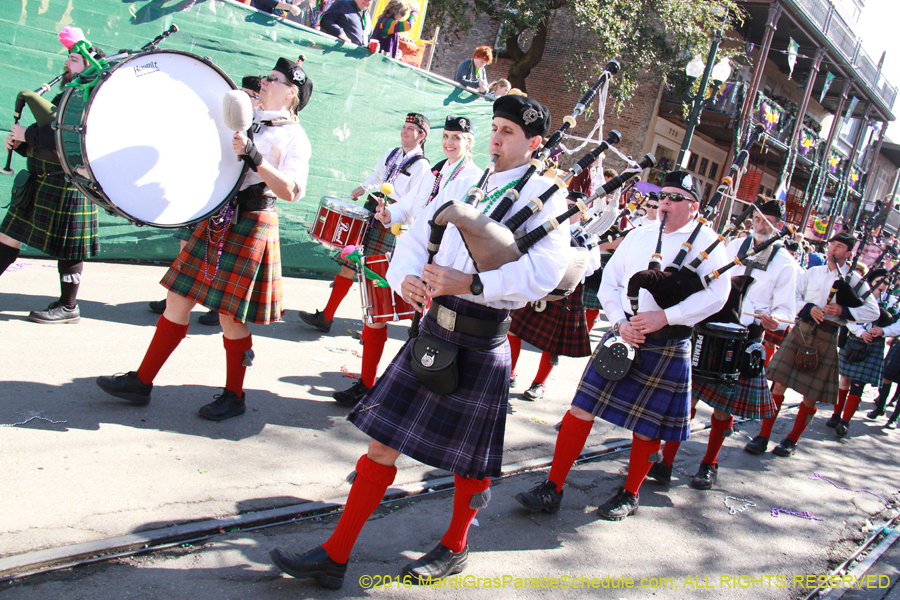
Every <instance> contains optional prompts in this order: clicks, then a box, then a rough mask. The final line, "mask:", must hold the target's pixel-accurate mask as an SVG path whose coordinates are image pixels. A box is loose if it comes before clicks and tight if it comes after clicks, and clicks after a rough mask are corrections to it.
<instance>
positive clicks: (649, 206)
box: [647, 204, 659, 210]
mask: <svg viewBox="0 0 900 600" xmlns="http://www.w3.org/2000/svg"><path fill="white" fill-rule="evenodd" d="M647 208H652V209H653V210H656V209H658V208H659V204H648V205H647Z"/></svg>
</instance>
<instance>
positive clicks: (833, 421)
mask: <svg viewBox="0 0 900 600" xmlns="http://www.w3.org/2000/svg"><path fill="white" fill-rule="evenodd" d="M840 422H841V418H840V417H831V418H830V419H828V420H827V421H825V427H831V428H832V429H834V428H835V427H837V426H838V423H840Z"/></svg>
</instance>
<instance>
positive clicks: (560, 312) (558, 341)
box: [509, 285, 591, 356]
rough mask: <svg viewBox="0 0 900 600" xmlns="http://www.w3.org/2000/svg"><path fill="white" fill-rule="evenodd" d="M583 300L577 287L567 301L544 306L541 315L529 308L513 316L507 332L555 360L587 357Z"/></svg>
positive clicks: (527, 306)
mask: <svg viewBox="0 0 900 600" xmlns="http://www.w3.org/2000/svg"><path fill="white" fill-rule="evenodd" d="M583 298H584V286H582V285H579V286H578V287H577V288H575V291H573V292H572V293H571V294H570V295H569V296H568V297H566V298H563V299H562V300H557V301H555V302H547V307H546V308H545V309H544V310H543V311H541V312H536V311H535V310H534V305H533V304H528V305H526V306H524V307H523V308H520V309H519V310H517V311H514V312H513V314H512V325H511V326H510V328H509V332H510V333H511V334H513V335H515V336H518V337H520V338H522V339H523V340H525V341H526V342H528V343H529V344H531V345H532V346H534V347H535V348H537V349H538V350H541V351H543V352H547V353H549V354H553V355H555V356H590V355H591V340H590V338H589V337H588V326H587V319H586V318H585V316H584V302H583Z"/></svg>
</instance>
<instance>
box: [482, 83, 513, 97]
mask: <svg viewBox="0 0 900 600" xmlns="http://www.w3.org/2000/svg"><path fill="white" fill-rule="evenodd" d="M511 87H512V86H511V85H510V83H509V81H508V80H506V79H498V80H497V81H495V82H493V83H492V84H491V85H490V86H489V87H488V93H487V95H486V96H485V97H486V98H490V99H491V100H494V99H496V98H500V97H502V96H505V95H507V94H508V93H509V89H510V88H511Z"/></svg>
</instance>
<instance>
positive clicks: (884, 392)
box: [875, 382, 900, 412]
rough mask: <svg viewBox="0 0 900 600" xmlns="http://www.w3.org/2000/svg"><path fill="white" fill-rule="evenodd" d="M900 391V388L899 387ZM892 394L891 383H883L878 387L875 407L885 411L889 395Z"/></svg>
mask: <svg viewBox="0 0 900 600" xmlns="http://www.w3.org/2000/svg"><path fill="white" fill-rule="evenodd" d="M897 389H898V391H900V388H897ZM890 394H891V384H890V383H883V382H882V384H881V387H880V388H878V398H876V399H875V409H876V410H879V411H881V412H884V407H885V405H886V404H887V399H888V396H889V395H890Z"/></svg>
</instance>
